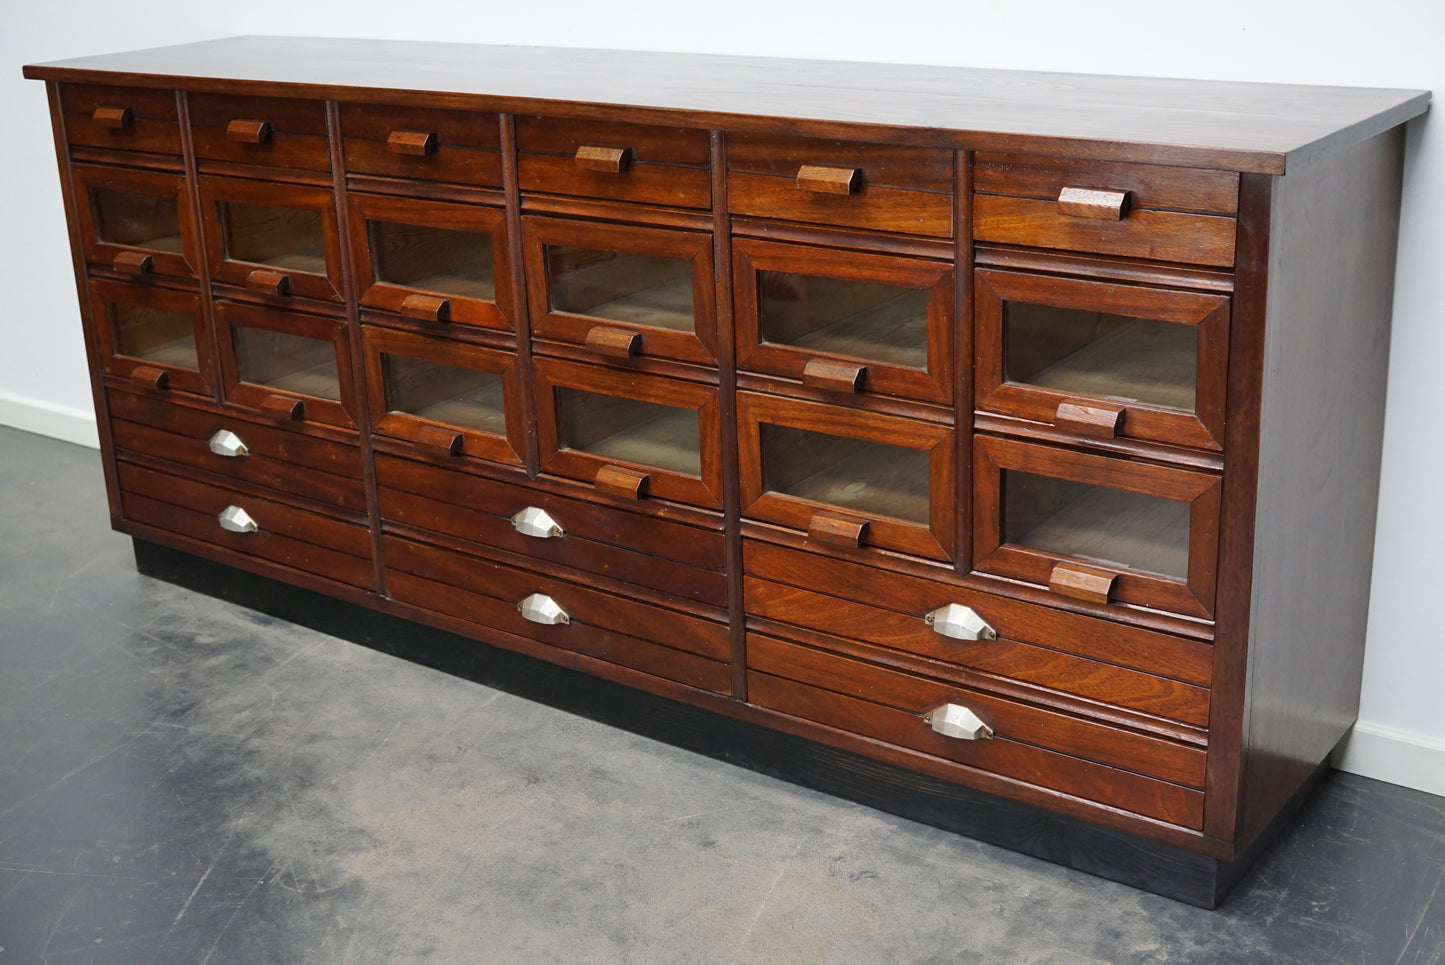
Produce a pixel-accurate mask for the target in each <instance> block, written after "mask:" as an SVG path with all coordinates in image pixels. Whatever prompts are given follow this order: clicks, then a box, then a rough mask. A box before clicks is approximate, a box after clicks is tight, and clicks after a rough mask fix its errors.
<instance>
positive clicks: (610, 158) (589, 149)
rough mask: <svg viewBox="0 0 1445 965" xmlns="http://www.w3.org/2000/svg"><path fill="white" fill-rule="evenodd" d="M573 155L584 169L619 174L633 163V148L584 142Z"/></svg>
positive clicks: (578, 164)
mask: <svg viewBox="0 0 1445 965" xmlns="http://www.w3.org/2000/svg"><path fill="white" fill-rule="evenodd" d="M572 157H573V160H575V161H576V162H577V166H578V167H579V168H582V169H583V170H584V171H609V172H611V173H613V174H617V173H620V172H622V171H626V170H627V168H628V166H629V165H631V164H632V148H630V147H594V146H592V145H588V144H584V145H582V146H581V147H579V148H578V149H577V153H576V154H574V155H573V156H572Z"/></svg>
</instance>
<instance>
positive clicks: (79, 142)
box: [60, 84, 181, 161]
mask: <svg viewBox="0 0 1445 965" xmlns="http://www.w3.org/2000/svg"><path fill="white" fill-rule="evenodd" d="M60 110H61V113H62V114H64V116H65V137H66V140H68V141H69V142H70V146H71V147H98V148H108V149H111V150H116V151H144V152H146V153H150V154H174V155H176V156H177V158H176V159H177V161H179V155H180V153H181V129H180V125H179V123H177V120H176V94H175V91H169V90H150V89H146V88H141V87H101V86H98V85H94V84H61V85H60Z"/></svg>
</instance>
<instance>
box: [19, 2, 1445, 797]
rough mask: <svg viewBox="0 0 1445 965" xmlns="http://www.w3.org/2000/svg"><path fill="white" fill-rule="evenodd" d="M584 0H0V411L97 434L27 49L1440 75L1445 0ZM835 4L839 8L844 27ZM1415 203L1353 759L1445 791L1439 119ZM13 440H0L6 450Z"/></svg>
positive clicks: (1411, 167)
mask: <svg viewBox="0 0 1445 965" xmlns="http://www.w3.org/2000/svg"><path fill="white" fill-rule="evenodd" d="M705 9H708V7H706V6H705V5H704V4H702V3H695V4H688V3H679V2H678V0H633V2H632V3H629V4H627V5H625V6H618V5H616V4H610V5H609V4H598V3H595V2H592V0H552V2H550V3H547V4H535V3H503V2H500V0H492V2H490V3H478V2H476V0H465V2H462V0H408V2H406V3H395V2H391V0H387V2H381V0H346V2H340V0H313V2H310V3H297V2H295V0H286V2H281V0H247V2H246V3H244V4H218V5H217V6H216V7H211V6H210V5H209V4H205V3H196V2H193V0H192V2H184V3H182V2H170V3H167V2H159V0H130V2H128V3H125V4H119V5H118V4H114V3H99V2H86V0H49V2H47V3H44V4H33V5H28V6H27V7H26V8H25V11H24V14H23V15H22V14H20V13H19V12H18V11H17V10H15V9H14V8H12V9H10V10H8V11H7V13H6V16H5V21H6V23H5V30H4V32H3V36H0V90H3V95H0V96H3V110H0V117H3V118H4V120H5V123H6V127H7V131H6V134H7V136H6V138H5V148H6V150H5V152H4V155H3V157H4V160H3V161H0V164H3V165H4V166H5V171H4V175H5V178H4V184H5V185H6V186H7V195H6V197H5V200H4V208H3V224H4V229H3V230H0V285H3V290H4V291H5V292H6V295H7V299H6V300H7V305H6V310H5V312H4V314H3V315H0V422H3V423H8V424H13V425H18V426H21V427H24V428H30V429H33V430H35V431H41V432H48V433H50V434H52V435H57V436H60V437H63V438H71V439H75V440H77V441H85V440H87V439H89V440H91V444H92V445H93V444H94V441H93V440H94V426H93V423H92V422H91V421H90V420H91V416H90V414H89V413H90V405H91V403H90V396H89V388H88V383H87V380H86V375H85V362H84V351H83V348H82V344H81V339H80V335H79V326H78V325H77V324H76V302H75V288H74V283H73V280H72V275H71V267H70V260H69V254H68V250H67V242H66V236H65V231H64V227H63V219H62V213H61V204H60V194H59V189H58V186H57V178H56V174H55V165H54V155H53V148H52V146H51V144H52V142H51V139H50V130H49V121H48V117H47V111H46V105H45V97H44V93H43V88H42V85H40V84H38V83H33V82H26V81H23V80H22V79H21V77H20V66H21V65H22V64H24V63H27V62H36V61H44V60H54V59H61V58H67V57H77V56H82V55H85V54H95V53H104V52H108V51H116V50H126V49H133V48H140V47H151V46H159V45H162V44H170V43H180V42H185V41H190V40H201V39H207V38H212V37H221V36H228V35H232V34H244V33H289V34H309V35H318V36H337V35H340V36H363V37H388V38H405V39H419V40H425V39H436V40H453V41H475V42H486V43H513V44H555V45H560V46H597V47H623V48H633V49H636V48H647V49H656V50H679V51H700V52H717V53H747V54H764V55H777V56H788V57H821V58H829V59H852V60H873V61H893V62H901V63H929V64H959V65H969V66H977V67H1012V68H1027V69H1035V70H1070V71H1086V72H1107V73H1119V74H1135V75H1146V76H1153V75H1157V76H1177V77H1200V78H1210V79H1225V80H1256V81H1279V82H1290V83H1311V84H1336V85H1358V86H1376V87H1404V88H1424V89H1433V90H1435V91H1437V92H1445V55H1442V52H1441V51H1442V49H1445V3H1441V0H1373V2H1370V3H1365V2H1362V0H1354V2H1350V3H1346V2H1343V0H1315V2H1314V3H1310V4H1303V3H1300V2H1299V0H1211V2H1209V3H1197V4H1171V3H1160V2H1159V0H1095V2H1093V3H1090V4H1087V5H1081V4H1078V3H1076V2H1074V0H1035V2H1033V3H1027V4H1024V3H1019V4H1003V3H984V2H979V0H975V2H973V3H966V2H964V3H961V2H959V0H890V2H887V3H882V4H879V3H869V4H863V3H856V4H852V5H850V4H846V3H837V2H835V3H830V4H826V5H822V6H820V5H819V4H817V3H813V2H802V0H731V2H730V3H728V4H727V5H726V6H725V7H723V6H721V5H718V6H716V7H715V9H717V10H719V11H720V12H719V13H718V14H717V15H716V16H713V17H707V16H705V14H704V11H705ZM833 24H837V25H840V26H837V27H834V26H831V25H833ZM1406 164H1407V167H1406V174H1405V209H1404V219H1403V222H1402V224H1401V229H1400V262H1399V272H1398V281H1397V289H1396V302H1395V326H1394V334H1393V341H1392V350H1391V363H1390V365H1391V371H1390V392H1389V402H1388V413H1387V417H1386V428H1385V454H1384V473H1383V480H1382V492H1381V499H1380V522H1379V535H1378V540H1377V544H1376V552H1375V582H1374V591H1373V595H1372V601H1371V612H1370V625H1369V640H1368V648H1367V655H1366V662H1365V679H1364V693H1363V698H1362V704H1361V708H1360V720H1361V723H1360V725H1358V726H1357V727H1356V734H1355V736H1354V737H1353V738H1352V740H1351V743H1350V744H1349V746H1348V747H1347V748H1346V749H1345V752H1344V754H1343V756H1342V759H1341V760H1342V764H1343V766H1344V767H1346V769H1349V770H1355V771H1357V772H1359V773H1364V774H1368V775H1371V776H1376V777H1381V778H1383V779H1386V780H1391V781H1394V782H1396V783H1402V784H1407V785H1410V786H1414V787H1419V788H1423V789H1428V790H1431V791H1433V792H1435V793H1439V794H1445V700H1442V699H1441V698H1440V695H1439V693H1438V691H1439V689H1440V688H1441V687H1442V685H1445V645H1442V644H1445V634H1442V631H1441V630H1440V628H1439V624H1437V622H1436V620H1435V618H1434V616H1433V615H1432V614H1433V613H1434V603H1435V602H1437V598H1436V596H1435V595H1436V594H1437V593H1439V592H1441V590H1440V587H1439V585H1438V582H1439V572H1440V570H1439V569H1438V567H1437V565H1436V563H1435V559H1434V557H1433V551H1434V549H1435V548H1436V547H1441V546H1445V500H1442V499H1441V498H1440V497H1441V493H1442V490H1445V487H1442V486H1441V484H1440V483H1439V481H1438V480H1440V479H1441V478H1442V477H1445V433H1442V430H1441V423H1440V421H1439V412H1440V408H1441V399H1442V395H1441V383H1440V380H1439V379H1438V378H1437V373H1438V372H1439V371H1440V370H1441V366H1442V362H1445V324H1442V323H1441V322H1442V321H1445V318H1442V312H1441V309H1440V308H1439V306H1441V305H1445V271H1442V267H1445V132H1442V130H1441V124H1440V123H1439V122H1438V121H1433V122H1432V121H1430V120H1429V119H1428V117H1427V118H1426V119H1425V120H1424V121H1416V122H1414V123H1413V124H1412V125H1411V128H1410V132H1409V146H1408V157H1407V161H1406ZM3 457H4V456H3V453H0V458H3Z"/></svg>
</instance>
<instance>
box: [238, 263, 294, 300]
mask: <svg viewBox="0 0 1445 965" xmlns="http://www.w3.org/2000/svg"><path fill="white" fill-rule="evenodd" d="M246 287H247V288H249V289H251V290H252V291H257V292H263V293H264V294H267V295H286V294H289V293H290V291H291V276H290V275H288V274H286V273H285V272H280V271H272V270H271V269H269V268H257V269H255V270H254V271H252V272H251V273H250V274H249V275H247V276H246Z"/></svg>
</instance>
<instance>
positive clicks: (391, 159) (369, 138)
mask: <svg viewBox="0 0 1445 965" xmlns="http://www.w3.org/2000/svg"><path fill="white" fill-rule="evenodd" d="M348 100H349V99H348ZM340 108H341V131H342V135H343V140H344V148H345V155H346V157H345V161H346V170H347V171H348V172H349V173H350V174H351V175H352V176H355V175H357V174H369V175H376V176H378V177H387V178H406V179H408V180H413V179H418V180H421V181H436V182H450V183H454V184H464V185H473V186H485V187H494V188H495V187H501V185H502V140H501V128H500V124H499V121H498V118H497V115H496V114H495V113H494V112H490V111H464V110H442V109H438V108H435V107H419V106H416V105H412V106H409V107H399V106H397V105H395V104H386V103H374V104H368V103H359V102H351V103H343V104H341V105H340ZM418 134H423V135H424V134H433V135H434V136H435V142H436V143H435V147H434V148H433V149H432V151H431V152H430V153H426V154H399V153H397V152H396V151H395V150H394V149H393V148H392V147H391V143H392V137H393V135H401V138H402V139H403V141H404V143H411V142H412V141H413V140H414V137H415V135H418ZM423 143H425V142H424V141H423Z"/></svg>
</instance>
